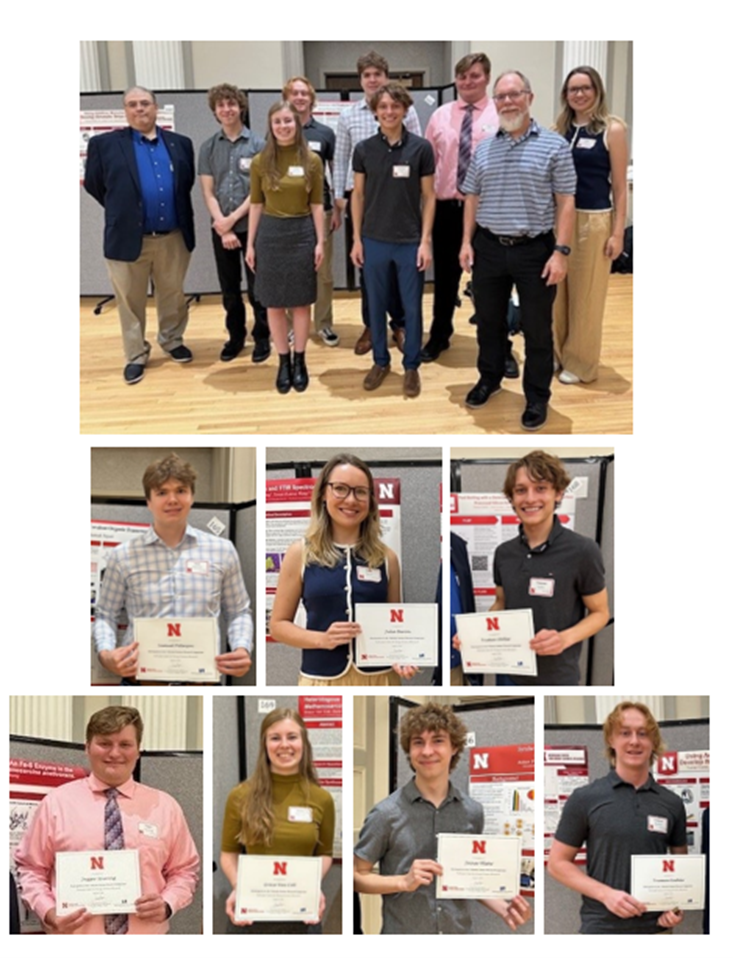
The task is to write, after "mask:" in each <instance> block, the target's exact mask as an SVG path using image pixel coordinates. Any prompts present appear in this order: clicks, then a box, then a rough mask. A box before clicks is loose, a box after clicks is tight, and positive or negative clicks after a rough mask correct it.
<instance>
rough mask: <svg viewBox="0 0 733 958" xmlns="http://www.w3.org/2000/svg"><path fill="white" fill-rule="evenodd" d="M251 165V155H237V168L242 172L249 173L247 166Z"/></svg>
mask: <svg viewBox="0 0 733 958" xmlns="http://www.w3.org/2000/svg"><path fill="white" fill-rule="evenodd" d="M250 166H252V157H251V156H240V157H239V169H240V170H241V171H242V173H249V168H250Z"/></svg>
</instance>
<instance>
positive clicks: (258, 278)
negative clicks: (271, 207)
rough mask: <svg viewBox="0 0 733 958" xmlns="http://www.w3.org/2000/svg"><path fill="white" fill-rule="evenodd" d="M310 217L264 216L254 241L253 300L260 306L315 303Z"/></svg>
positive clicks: (313, 235)
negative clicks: (255, 298) (254, 297)
mask: <svg viewBox="0 0 733 958" xmlns="http://www.w3.org/2000/svg"><path fill="white" fill-rule="evenodd" d="M315 247H316V231H315V228H314V226H313V217H312V216H295V217H290V218H285V217H280V216H266V215H263V216H262V218H261V219H260V224H259V227H258V229H257V236H256V237H255V296H256V297H257V300H258V302H260V303H262V305H263V306H271V307H273V308H275V309H282V308H284V307H286V306H289V307H292V306H309V305H310V304H311V303H315V301H316V289H317V287H316V270H315V266H314V262H313V260H314V256H315Z"/></svg>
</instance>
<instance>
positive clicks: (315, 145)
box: [308, 140, 321, 153]
mask: <svg viewBox="0 0 733 958" xmlns="http://www.w3.org/2000/svg"><path fill="white" fill-rule="evenodd" d="M308 146H309V147H310V148H311V149H312V150H313V152H314V153H320V152H321V141H320V140H308Z"/></svg>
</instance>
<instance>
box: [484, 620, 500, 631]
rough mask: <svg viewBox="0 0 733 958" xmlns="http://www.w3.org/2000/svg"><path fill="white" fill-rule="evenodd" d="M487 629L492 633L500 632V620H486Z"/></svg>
mask: <svg viewBox="0 0 733 958" xmlns="http://www.w3.org/2000/svg"><path fill="white" fill-rule="evenodd" d="M486 628H487V629H488V630H489V632H491V630H492V629H496V630H497V631H498V629H499V620H498V619H497V618H493V619H487V620H486Z"/></svg>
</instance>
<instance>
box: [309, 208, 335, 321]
mask: <svg viewBox="0 0 733 958" xmlns="http://www.w3.org/2000/svg"><path fill="white" fill-rule="evenodd" d="M332 219H333V210H331V211H330V212H328V213H324V214H323V262H322V263H321V268H320V269H319V270H318V273H317V274H316V278H317V280H318V292H317V294H316V304H315V306H314V307H313V328H314V329H315V331H316V332H317V333H318V332H320V331H321V330H322V329H323V327H324V326H333V233H332V232H331V220H332Z"/></svg>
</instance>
